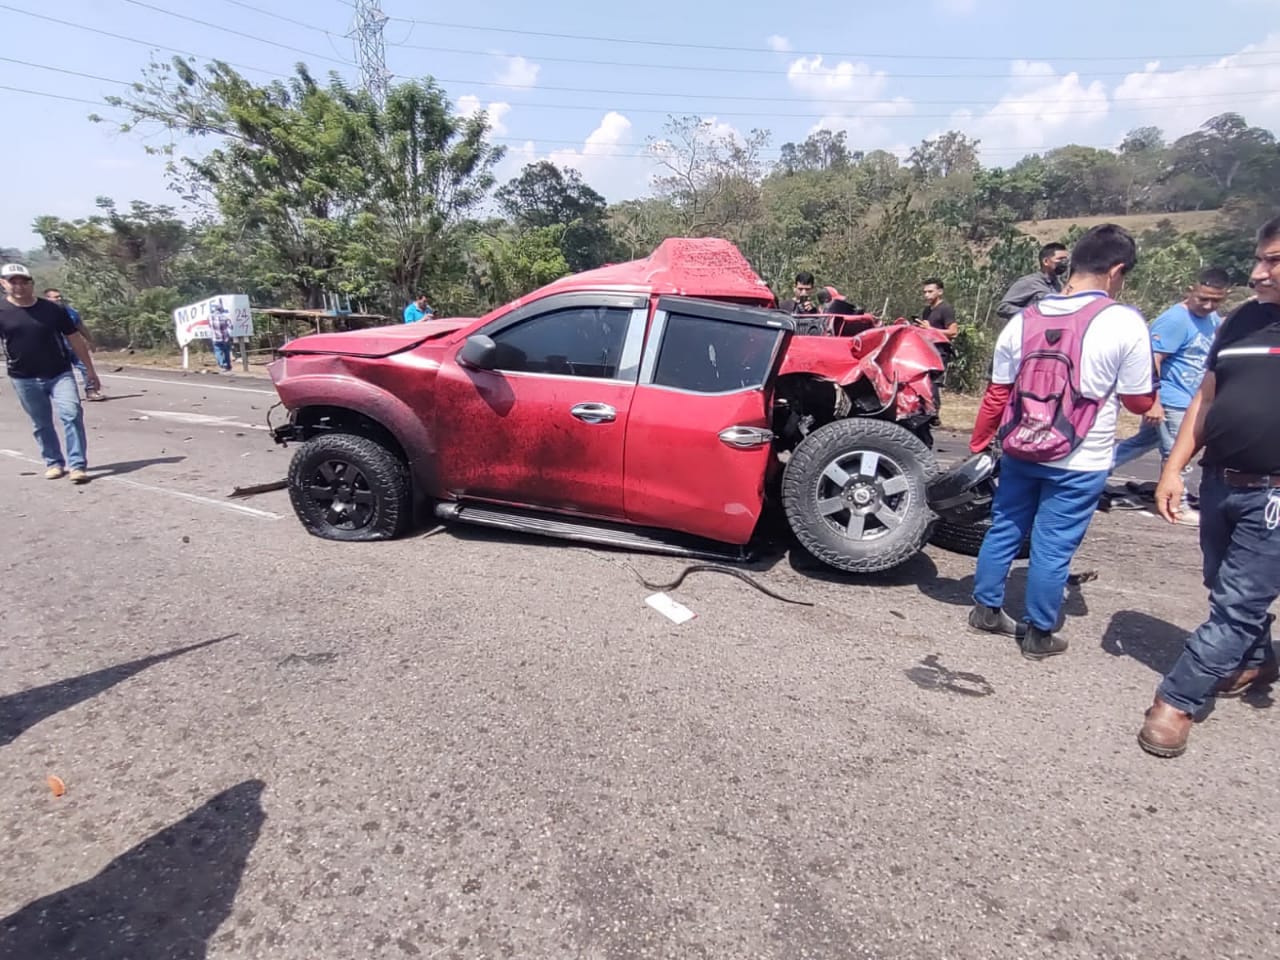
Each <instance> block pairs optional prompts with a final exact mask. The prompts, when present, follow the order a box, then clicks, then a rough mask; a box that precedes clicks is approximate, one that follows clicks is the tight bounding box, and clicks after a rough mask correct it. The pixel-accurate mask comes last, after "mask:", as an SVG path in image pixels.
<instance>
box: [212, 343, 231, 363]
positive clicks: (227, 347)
mask: <svg viewBox="0 0 1280 960" xmlns="http://www.w3.org/2000/svg"><path fill="white" fill-rule="evenodd" d="M210 342H211V343H212V344H213V355H214V357H215V358H216V359H217V361H218V366H219V367H220V368H221V369H223V370H230V369H231V341H230V340H213V341H210Z"/></svg>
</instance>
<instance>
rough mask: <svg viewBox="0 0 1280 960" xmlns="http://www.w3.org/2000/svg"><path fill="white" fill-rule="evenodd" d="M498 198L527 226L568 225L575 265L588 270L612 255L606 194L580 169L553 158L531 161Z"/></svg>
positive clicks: (566, 244)
mask: <svg viewBox="0 0 1280 960" xmlns="http://www.w3.org/2000/svg"><path fill="white" fill-rule="evenodd" d="M496 199H497V201H498V204H499V206H500V207H501V208H502V211H503V212H504V213H505V214H506V215H507V217H508V218H510V219H511V221H512V222H513V223H515V224H516V225H517V226H518V227H520V228H522V229H529V228H534V229H537V228H541V227H549V226H555V225H559V226H562V227H564V236H563V239H562V241H561V243H562V247H561V252H562V253H563V254H564V258H565V261H566V262H567V263H568V264H569V268H570V269H571V270H574V271H579V270H589V269H591V268H592V267H598V266H600V264H602V263H604V262H605V261H607V260H609V259H611V258H612V256H613V243H612V238H611V237H610V234H609V228H608V224H607V223H606V221H605V211H606V206H605V202H604V197H602V196H601V195H600V194H598V193H597V192H596V191H595V190H593V189H592V188H591V187H590V186H588V185H587V184H586V183H585V182H584V181H583V179H582V174H580V173H579V172H578V171H577V170H573V169H566V170H561V169H560V168H559V167H557V166H556V165H555V164H554V163H552V162H551V161H549V160H540V161H538V162H537V163H531V164H528V165H526V166H525V168H524V169H523V170H521V171H520V175H519V176H518V177H515V178H514V179H512V180H511V181H509V182H508V183H507V184H505V185H504V186H502V187H500V188H499V189H498V192H497V194H496Z"/></svg>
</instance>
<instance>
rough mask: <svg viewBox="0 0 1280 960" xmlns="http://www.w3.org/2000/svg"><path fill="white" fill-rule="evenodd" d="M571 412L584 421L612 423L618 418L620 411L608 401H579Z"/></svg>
mask: <svg viewBox="0 0 1280 960" xmlns="http://www.w3.org/2000/svg"><path fill="white" fill-rule="evenodd" d="M569 412H570V413H571V414H573V415H574V416H575V417H577V418H578V419H579V420H581V421H582V422H583V423H612V422H613V421H614V420H616V419H618V411H617V410H615V409H614V408H613V407H611V406H609V405H608V404H607V403H579V404H576V405H575V406H573V407H571V408H570V410H569Z"/></svg>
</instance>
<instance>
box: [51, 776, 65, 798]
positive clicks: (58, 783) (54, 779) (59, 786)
mask: <svg viewBox="0 0 1280 960" xmlns="http://www.w3.org/2000/svg"><path fill="white" fill-rule="evenodd" d="M48 782H49V790H50V791H51V792H52V793H53V795H54V796H55V797H60V796H62V795H63V794H64V793H66V792H67V785H66V784H65V783H63V782H62V778H61V777H59V776H55V775H54V774H52V773H51V774H49V778H48Z"/></svg>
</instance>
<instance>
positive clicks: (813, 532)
mask: <svg viewBox="0 0 1280 960" xmlns="http://www.w3.org/2000/svg"><path fill="white" fill-rule="evenodd" d="M937 473H938V465H937V461H936V460H935V459H934V456H933V452H932V451H931V450H930V449H929V448H928V447H926V446H925V445H924V444H923V443H921V442H920V440H919V438H918V437H916V436H914V435H913V434H911V432H910V431H908V430H906V429H904V428H903V427H900V426H898V425H897V424H895V423H890V422H888V421H885V420H859V419H846V420H836V421H834V422H832V423H828V424H827V425H826V426H824V427H821V428H820V429H818V430H815V431H814V432H813V433H811V434H809V435H808V436H807V437H805V438H804V440H802V441H801V442H800V444H799V445H798V446H797V447H796V448H795V450H793V451H792V453H791V458H790V460H789V461H788V462H787V468H786V471H785V473H784V474H783V478H782V505H783V509H784V510H785V512H786V515H787V521H788V522H789V523H790V525H791V529H792V532H794V533H795V535H796V539H797V540H799V541H800V543H801V545H802V546H803V547H804V548H805V549H806V550H808V551H809V552H810V553H811V554H813V555H814V556H815V557H816V558H818V559H819V560H821V561H822V562H823V563H825V564H827V565H828V566H832V567H835V568H836V569H839V570H846V571H849V572H851V573H876V572H879V571H882V570H889V569H892V568H893V567H896V566H899V565H900V564H902V563H905V562H906V561H907V560H909V559H910V558H911V557H913V556H915V555H916V554H917V553H919V552H920V549H921V547H923V546H924V544H925V541H926V540H927V539H928V536H929V531H930V526H931V521H932V520H933V513H932V511H930V509H929V506H928V503H927V501H926V499H925V488H926V486H927V485H928V483H929V481H930V480H932V479H933V478H934V477H935V476H936V475H937Z"/></svg>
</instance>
